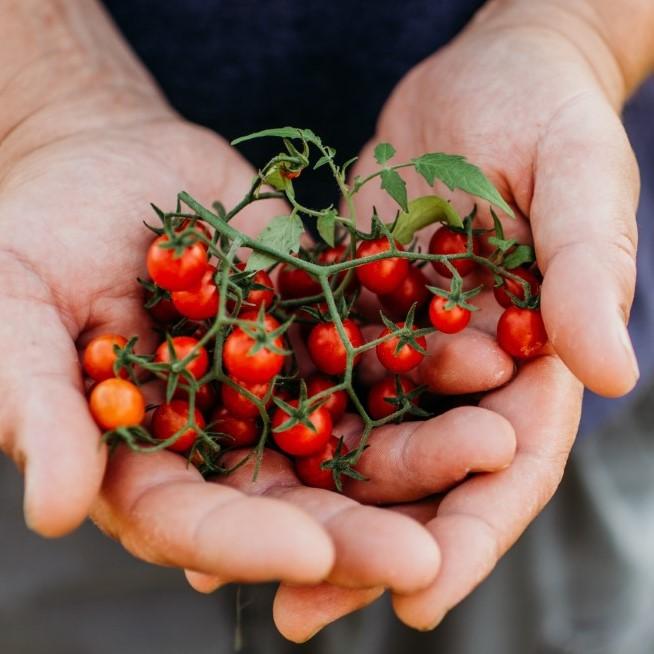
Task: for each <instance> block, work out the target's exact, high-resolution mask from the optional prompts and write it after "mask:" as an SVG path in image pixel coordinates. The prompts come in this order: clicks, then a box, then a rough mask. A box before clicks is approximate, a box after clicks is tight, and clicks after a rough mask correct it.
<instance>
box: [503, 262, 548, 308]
mask: <svg viewBox="0 0 654 654" xmlns="http://www.w3.org/2000/svg"><path fill="white" fill-rule="evenodd" d="M511 272H512V273H513V274H514V275H517V276H518V277H522V279H524V280H525V281H526V282H528V283H529V290H530V291H531V295H532V297H533V296H535V295H538V291H539V290H540V284H539V282H538V279H537V278H536V275H534V273H532V272H531V270H529V269H528V268H523V267H519V268H514V269H513V270H511ZM507 291H508V292H507ZM508 293H513V295H515V296H516V297H517V298H518V299H519V300H524V299H525V289H524V288H523V287H522V284H519V283H518V282H514V281H513V280H512V279H506V278H505V279H504V283H503V284H502V285H501V286H495V287H494V288H493V295H494V296H495V299H496V300H497V301H498V302H499V303H500V305H501V306H503V307H504V308H505V309H506V308H507V307H510V306H511V305H512V304H513V301H512V300H511V298H510V297H509V294H508Z"/></svg>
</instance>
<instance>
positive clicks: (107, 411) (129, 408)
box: [89, 378, 145, 430]
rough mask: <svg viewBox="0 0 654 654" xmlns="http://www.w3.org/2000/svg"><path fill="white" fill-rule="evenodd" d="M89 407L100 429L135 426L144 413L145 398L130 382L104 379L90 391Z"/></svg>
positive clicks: (140, 420)
mask: <svg viewBox="0 0 654 654" xmlns="http://www.w3.org/2000/svg"><path fill="white" fill-rule="evenodd" d="M89 409H90V411H91V415H92V416H93V419H94V420H95V422H96V423H97V424H98V426H99V427H100V428H101V429H104V430H110V429H118V428H119V427H136V426H137V425H139V424H141V422H142V420H143V417H144V415H145V400H144V399H143V395H142V394H141V391H140V390H139V389H138V388H137V387H136V386H135V385H134V384H132V382H129V381H126V380H125V379H115V378H114V379H105V380H104V381H101V382H100V383H99V384H97V385H96V386H94V388H93V390H92V391H91V395H90V397H89Z"/></svg>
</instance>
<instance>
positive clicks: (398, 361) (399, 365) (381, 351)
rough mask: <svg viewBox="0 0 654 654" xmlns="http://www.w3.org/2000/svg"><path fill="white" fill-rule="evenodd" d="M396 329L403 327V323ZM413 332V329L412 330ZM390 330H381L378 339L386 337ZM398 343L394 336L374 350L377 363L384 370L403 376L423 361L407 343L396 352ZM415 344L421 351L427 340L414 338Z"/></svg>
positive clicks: (416, 351)
mask: <svg viewBox="0 0 654 654" xmlns="http://www.w3.org/2000/svg"><path fill="white" fill-rule="evenodd" d="M397 326H398V327H404V323H403V322H400V323H398V325H397ZM414 331H415V328H414ZM390 333H391V332H390V330H389V329H388V328H387V329H383V330H382V331H381V333H380V334H379V337H378V338H381V337H382V336H386V335H387V334H390ZM399 342H400V339H399V337H397V336H395V337H394V338H391V339H389V340H388V341H384V342H383V343H380V344H379V345H378V346H377V348H376V350H377V358H378V359H379V362H380V363H381V364H382V366H384V368H386V370H389V371H390V372H394V373H396V374H398V375H401V374H404V373H405V372H409V370H413V369H414V368H415V367H416V366H417V365H419V364H420V362H421V361H422V360H423V358H424V355H423V354H421V353H420V352H418V350H416V349H415V348H414V347H412V346H411V345H409V344H408V343H405V344H404V345H402V347H401V348H400V349H399V351H397V346H398V343H399ZM416 343H418V345H420V347H422V348H423V349H424V348H426V347H427V340H426V339H425V337H424V336H418V337H417V338H416Z"/></svg>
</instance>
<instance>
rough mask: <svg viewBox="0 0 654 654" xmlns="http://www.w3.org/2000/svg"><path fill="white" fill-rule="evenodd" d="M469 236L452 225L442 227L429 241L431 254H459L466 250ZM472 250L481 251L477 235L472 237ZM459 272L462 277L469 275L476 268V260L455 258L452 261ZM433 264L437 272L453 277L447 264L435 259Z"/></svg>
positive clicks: (476, 252)
mask: <svg viewBox="0 0 654 654" xmlns="http://www.w3.org/2000/svg"><path fill="white" fill-rule="evenodd" d="M467 240H468V236H467V234H465V233H464V232H460V231H457V230H455V229H452V228H451V227H447V226H444V227H441V228H440V229H438V230H436V232H434V235H433V236H432V237H431V240H430V241H429V253H430V254H459V253H462V252H465V251H466V246H467ZM472 251H473V252H474V253H475V254H478V253H479V239H478V238H477V236H473V238H472ZM450 263H451V264H452V265H453V266H454V267H455V268H456V269H457V271H458V272H459V275H461V277H465V276H466V275H469V274H470V273H471V272H472V271H473V270H474V269H475V262H474V261H470V259H454V260H452V261H451V262H450ZM432 265H433V266H434V269H435V270H436V272H437V273H439V274H440V275H443V277H452V273H451V272H450V271H449V270H448V269H447V267H446V266H445V264H443V263H440V262H438V261H433V262H432Z"/></svg>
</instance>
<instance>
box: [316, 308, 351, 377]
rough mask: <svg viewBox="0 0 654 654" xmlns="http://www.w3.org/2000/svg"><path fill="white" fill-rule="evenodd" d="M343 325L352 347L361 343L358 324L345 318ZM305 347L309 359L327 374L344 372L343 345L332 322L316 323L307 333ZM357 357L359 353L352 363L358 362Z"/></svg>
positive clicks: (344, 355) (344, 356)
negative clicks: (307, 337)
mask: <svg viewBox="0 0 654 654" xmlns="http://www.w3.org/2000/svg"><path fill="white" fill-rule="evenodd" d="M343 327H344V328H345V333H346V335H347V336H348V338H349V340H350V343H351V344H352V346H353V347H359V346H360V345H363V343H364V340H363V334H362V333H361V330H360V329H359V325H357V324H356V323H355V322H354V321H353V320H350V319H349V318H346V319H345V320H344V321H343ZM307 347H308V349H309V356H310V357H311V360H312V361H313V362H314V364H315V365H316V367H317V368H318V370H320V371H321V372H324V373H326V374H328V375H342V374H343V373H344V372H345V366H346V352H345V346H344V345H343V342H342V341H341V337H340V336H339V334H338V330H337V329H336V325H335V324H334V323H333V322H321V323H319V324H317V325H316V326H315V327H314V328H313V329H312V330H311V333H310V334H309V340H308V342H307ZM359 359H360V355H357V356H356V357H354V365H356V364H357V363H358V361H359Z"/></svg>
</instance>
